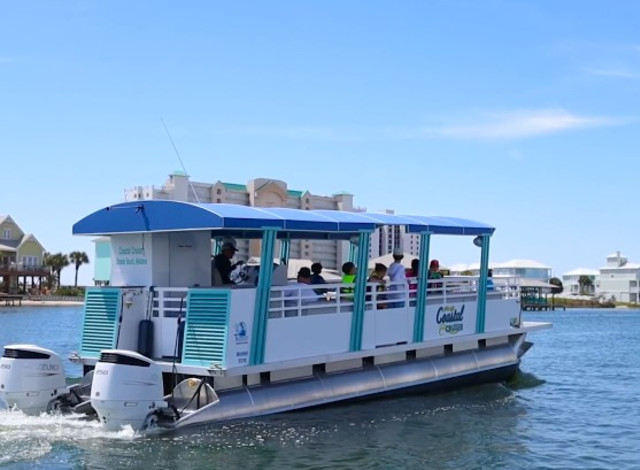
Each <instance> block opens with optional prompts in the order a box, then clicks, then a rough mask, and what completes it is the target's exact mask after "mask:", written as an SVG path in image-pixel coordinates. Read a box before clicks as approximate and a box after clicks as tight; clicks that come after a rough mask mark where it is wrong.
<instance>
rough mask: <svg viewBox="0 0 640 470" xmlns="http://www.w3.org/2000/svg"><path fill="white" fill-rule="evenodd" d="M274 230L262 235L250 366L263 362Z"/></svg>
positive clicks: (274, 242)
mask: <svg viewBox="0 0 640 470" xmlns="http://www.w3.org/2000/svg"><path fill="white" fill-rule="evenodd" d="M276 234H277V231H276V229H265V230H264V231H263V233H262V253H261V255H260V274H259V276H258V286H257V288H256V304H255V307H254V310H253V329H252V333H251V357H250V362H251V365H257V364H262V363H263V362H264V349H265V342H266V338H267V319H268V318H269V295H270V292H271V278H272V274H273V252H274V250H275V244H276Z"/></svg>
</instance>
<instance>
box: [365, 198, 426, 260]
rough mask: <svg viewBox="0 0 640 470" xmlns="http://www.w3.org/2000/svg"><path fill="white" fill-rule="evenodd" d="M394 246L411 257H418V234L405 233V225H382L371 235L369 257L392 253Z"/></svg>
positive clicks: (389, 211) (387, 212) (386, 212)
mask: <svg viewBox="0 0 640 470" xmlns="http://www.w3.org/2000/svg"><path fill="white" fill-rule="evenodd" d="M383 213H385V214H393V213H394V211H392V210H389V209H387V210H385V211H383ZM396 248H397V249H400V250H403V251H404V252H406V253H408V254H409V255H411V256H412V257H418V255H419V254H420V235H419V234H414V233H407V231H406V228H405V227H397V226H396V227H389V226H386V225H385V226H382V227H380V228H378V229H376V230H375V232H373V234H372V235H371V244H370V246H369V259H372V258H377V257H379V256H384V255H386V254H389V253H393V250H395V249H396Z"/></svg>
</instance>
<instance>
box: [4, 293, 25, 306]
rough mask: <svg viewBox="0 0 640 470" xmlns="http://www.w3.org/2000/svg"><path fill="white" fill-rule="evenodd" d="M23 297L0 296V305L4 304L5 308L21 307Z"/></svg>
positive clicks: (15, 295)
mask: <svg viewBox="0 0 640 470" xmlns="http://www.w3.org/2000/svg"><path fill="white" fill-rule="evenodd" d="M23 297H24V296H23V295H18V294H0V304H1V303H4V305H5V307H21V306H22V298H23Z"/></svg>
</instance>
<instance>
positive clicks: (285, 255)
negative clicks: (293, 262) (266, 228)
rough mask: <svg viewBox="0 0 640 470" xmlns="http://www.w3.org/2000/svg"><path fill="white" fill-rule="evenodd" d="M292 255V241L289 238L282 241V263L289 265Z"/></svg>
mask: <svg viewBox="0 0 640 470" xmlns="http://www.w3.org/2000/svg"><path fill="white" fill-rule="evenodd" d="M290 254H291V239H290V238H289V237H287V238H282V239H280V263H282V264H289V256H290Z"/></svg>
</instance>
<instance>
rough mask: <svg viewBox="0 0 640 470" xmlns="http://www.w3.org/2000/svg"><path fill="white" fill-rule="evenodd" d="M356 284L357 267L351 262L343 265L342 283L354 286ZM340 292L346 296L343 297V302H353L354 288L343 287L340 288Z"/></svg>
mask: <svg viewBox="0 0 640 470" xmlns="http://www.w3.org/2000/svg"><path fill="white" fill-rule="evenodd" d="M355 282H356V265H355V264H353V263H352V262H351V261H347V262H346V263H344V264H343V265H342V283H343V284H354V283H355ZM340 292H341V293H342V294H346V295H343V296H342V298H343V300H346V301H347V302H351V301H353V292H354V287H353V286H348V287H342V288H340Z"/></svg>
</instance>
